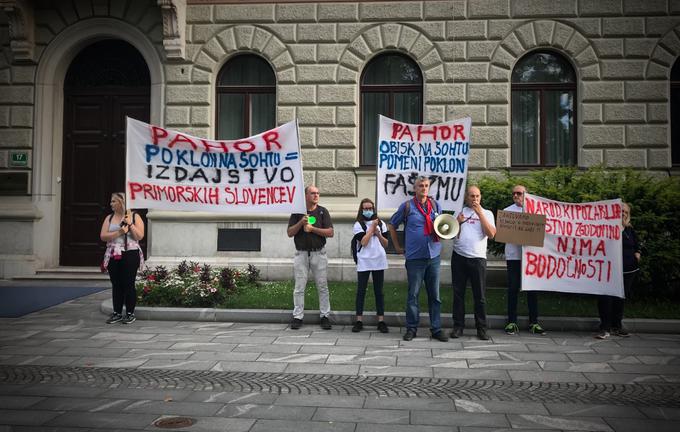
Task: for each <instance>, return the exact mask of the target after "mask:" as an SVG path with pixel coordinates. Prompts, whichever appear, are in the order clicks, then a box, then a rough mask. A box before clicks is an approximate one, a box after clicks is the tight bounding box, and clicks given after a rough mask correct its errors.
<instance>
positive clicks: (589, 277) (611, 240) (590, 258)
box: [522, 194, 624, 297]
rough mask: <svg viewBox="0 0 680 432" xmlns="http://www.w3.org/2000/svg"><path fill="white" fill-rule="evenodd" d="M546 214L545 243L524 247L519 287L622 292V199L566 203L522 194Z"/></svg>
mask: <svg viewBox="0 0 680 432" xmlns="http://www.w3.org/2000/svg"><path fill="white" fill-rule="evenodd" d="M524 211H525V212H526V213H530V214H535V215H544V216H545V217H546V224H545V242H544V244H543V247H541V248H538V247H534V246H524V247H523V248H522V290H523V291H534V290H537V291H560V292H571V293H584V294H600V295H610V296H616V297H624V292H623V257H622V251H621V250H622V245H621V236H622V233H623V227H622V225H621V200H620V199H616V200H607V201H596V202H587V203H565V202H560V201H553V200H549V199H547V198H542V197H539V196H535V195H531V194H524Z"/></svg>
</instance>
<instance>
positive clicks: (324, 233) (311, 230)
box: [291, 224, 335, 238]
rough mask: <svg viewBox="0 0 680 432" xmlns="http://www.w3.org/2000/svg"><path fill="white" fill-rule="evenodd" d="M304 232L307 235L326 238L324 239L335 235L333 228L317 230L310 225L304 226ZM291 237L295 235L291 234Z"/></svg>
mask: <svg viewBox="0 0 680 432" xmlns="http://www.w3.org/2000/svg"><path fill="white" fill-rule="evenodd" d="M305 231H306V232H308V233H312V234H316V235H318V236H321V237H326V238H330V237H333V235H334V234H335V232H334V231H333V227H330V228H317V227H315V226H314V225H311V224H307V225H305ZM293 235H295V234H293ZM291 237H292V236H291Z"/></svg>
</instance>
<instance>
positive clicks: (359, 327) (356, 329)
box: [352, 321, 364, 333]
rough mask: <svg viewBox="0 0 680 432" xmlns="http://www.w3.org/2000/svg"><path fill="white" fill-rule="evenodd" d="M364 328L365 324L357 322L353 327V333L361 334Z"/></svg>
mask: <svg viewBox="0 0 680 432" xmlns="http://www.w3.org/2000/svg"><path fill="white" fill-rule="evenodd" d="M363 328H364V323H363V322H361V321H357V322H355V323H354V325H353V326H352V333H359V332H360V331H361V330H363Z"/></svg>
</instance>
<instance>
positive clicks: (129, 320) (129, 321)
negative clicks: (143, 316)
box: [123, 313, 137, 324]
mask: <svg viewBox="0 0 680 432" xmlns="http://www.w3.org/2000/svg"><path fill="white" fill-rule="evenodd" d="M135 321H137V318H135V314H133V313H129V314H126V315H125V318H123V324H132V323H133V322H135Z"/></svg>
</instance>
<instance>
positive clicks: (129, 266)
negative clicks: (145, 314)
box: [108, 249, 139, 314]
mask: <svg viewBox="0 0 680 432" xmlns="http://www.w3.org/2000/svg"><path fill="white" fill-rule="evenodd" d="M137 269H139V250H137V249H134V250H129V251H125V252H123V255H122V256H121V258H120V259H119V260H116V259H113V257H111V260H110V261H109V268H108V270H109V278H110V279H111V293H112V297H113V311H114V312H116V313H119V314H122V313H123V303H125V312H127V313H134V312H135V305H136V304H137V290H136V289H135V277H136V276H137Z"/></svg>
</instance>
